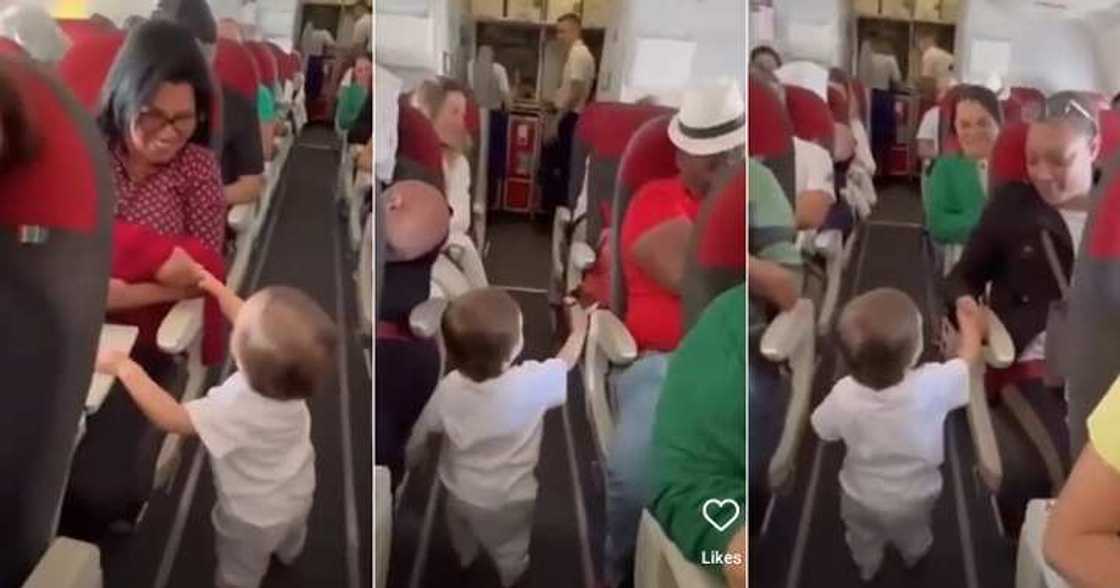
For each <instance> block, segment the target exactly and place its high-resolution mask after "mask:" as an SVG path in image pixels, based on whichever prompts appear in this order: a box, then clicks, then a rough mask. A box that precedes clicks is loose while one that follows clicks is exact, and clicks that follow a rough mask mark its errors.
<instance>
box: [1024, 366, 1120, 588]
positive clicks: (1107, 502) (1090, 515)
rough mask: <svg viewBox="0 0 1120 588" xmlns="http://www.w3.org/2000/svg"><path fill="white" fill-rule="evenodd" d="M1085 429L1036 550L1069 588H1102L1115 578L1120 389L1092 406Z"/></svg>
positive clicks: (1119, 532) (1119, 563) (1118, 564)
mask: <svg viewBox="0 0 1120 588" xmlns="http://www.w3.org/2000/svg"><path fill="white" fill-rule="evenodd" d="M1088 429H1089V444H1088V445H1086V446H1085V449H1084V450H1082V452H1081V457H1079V458H1078V459H1077V463H1076V464H1074V466H1073V471H1072V472H1071V473H1070V476H1069V480H1068V481H1066V485H1065V486H1064V487H1063V488H1062V493H1061V495H1060V496H1058V502H1057V503H1056V504H1055V505H1054V509H1053V511H1051V513H1050V522H1049V524H1048V525H1047V527H1046V534H1045V535H1044V537H1043V543H1042V551H1043V554H1044V555H1045V557H1046V561H1048V562H1049V563H1050V565H1052V566H1054V568H1055V569H1056V570H1057V571H1058V573H1060V574H1061V575H1062V577H1063V578H1064V579H1065V580H1066V581H1067V582H1069V583H1070V585H1071V586H1084V587H1087V588H1105V587H1107V586H1112V585H1114V584H1115V583H1116V578H1117V577H1120V455H1118V451H1120V386H1117V385H1116V384H1113V386H1112V389H1110V390H1109V391H1108V393H1107V394H1106V395H1105V396H1104V398H1103V399H1102V400H1101V402H1100V404H1099V405H1097V407H1096V409H1095V410H1094V411H1093V413H1092V415H1091V416H1090V417H1089V419H1088Z"/></svg>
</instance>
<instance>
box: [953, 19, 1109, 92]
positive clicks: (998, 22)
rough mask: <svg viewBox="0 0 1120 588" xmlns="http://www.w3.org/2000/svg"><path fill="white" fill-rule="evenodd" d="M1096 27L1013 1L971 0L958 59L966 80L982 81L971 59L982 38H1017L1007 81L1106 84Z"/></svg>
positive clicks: (1078, 86) (1062, 86)
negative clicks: (1098, 56)
mask: <svg viewBox="0 0 1120 588" xmlns="http://www.w3.org/2000/svg"><path fill="white" fill-rule="evenodd" d="M1093 35H1094V32H1093V30H1092V28H1091V27H1090V26H1089V25H1088V24H1086V22H1085V21H1084V20H1079V19H1063V18H1057V17H1056V16H1054V15H1049V14H1047V13H1045V12H1040V11H1037V10H1035V9H1031V8H1024V7H1017V6H1016V5H1014V4H1011V3H1008V2H997V1H993V0H969V1H968V2H966V3H965V6H964V10H963V14H962V16H961V21H960V24H959V26H958V28H957V40H956V47H957V62H958V63H959V64H961V65H963V67H962V68H961V69H962V70H963V72H962V73H963V76H964V79H965V80H966V81H974V82H975V81H979V82H982V81H983V80H984V79H985V78H986V77H987V72H978V71H975V69H974V68H973V64H972V62H971V61H970V58H971V55H970V53H971V51H972V43H973V42H974V41H976V40H977V39H990V40H1005V41H1009V42H1010V43H1011V63H1010V66H1009V68H1008V72H1007V75H1006V76H1005V78H1006V79H1005V83H1008V84H1010V85H1015V86H1030V87H1035V88H1038V89H1040V90H1042V91H1043V92H1046V93H1051V92H1056V91H1059V90H1101V89H1103V86H1104V85H1105V80H1104V77H1103V76H1102V71H1101V68H1100V66H1099V65H1098V63H1099V61H1098V58H1097V55H1098V52H1097V47H1096V44H1095V43H1094V41H1093V39H1092V36H1093Z"/></svg>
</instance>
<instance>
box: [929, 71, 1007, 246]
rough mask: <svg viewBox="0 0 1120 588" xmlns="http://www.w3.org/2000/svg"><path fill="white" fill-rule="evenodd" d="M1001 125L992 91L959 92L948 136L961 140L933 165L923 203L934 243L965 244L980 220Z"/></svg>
mask: <svg viewBox="0 0 1120 588" xmlns="http://www.w3.org/2000/svg"><path fill="white" fill-rule="evenodd" d="M1000 121H1002V113H1001V111H1000V106H999V100H998V99H996V95H995V94H993V93H992V92H991V90H988V89H987V88H982V87H980V86H964V87H962V88H960V90H959V94H958V99H957V106H956V110H955V111H954V113H953V121H952V122H953V124H952V130H951V131H950V132H951V133H952V135H953V136H955V137H956V138H957V140H958V141H959V142H960V146H961V152H960V153H949V154H945V155H941V156H940V157H938V158H937V159H936V160H935V161H934V163H933V171H932V172H931V174H930V178H929V196H928V198H927V199H926V202H925V209H926V227H927V228H928V229H929V233H930V236H932V237H933V239H934V241H936V242H937V243H940V244H943V245H964V244H965V242H966V241H968V236H969V235H970V234H972V230H973V229H974V228H975V227H976V223H977V222H979V221H980V213H981V212H982V211H983V210H984V204H985V202H986V201H987V199H988V196H987V192H988V187H987V186H988V158H990V157H991V155H992V148H993V147H994V146H995V142H996V136H997V135H999V126H1000Z"/></svg>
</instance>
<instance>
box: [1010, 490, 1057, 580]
mask: <svg viewBox="0 0 1120 588" xmlns="http://www.w3.org/2000/svg"><path fill="white" fill-rule="evenodd" d="M1053 506H1054V501H1053V500H1048V499H1035V500H1032V501H1030V502H1028V503H1027V516H1026V519H1025V520H1024V521H1023V530H1022V531H1021V532H1020V533H1019V553H1018V555H1017V557H1016V558H1015V588H1069V584H1068V583H1067V582H1066V581H1065V580H1064V579H1063V578H1062V577H1061V576H1060V575H1059V574H1058V572H1056V571H1055V570H1054V568H1052V567H1050V566H1049V565H1048V564H1047V563H1046V558H1045V557H1044V556H1043V554H1042V538H1043V536H1044V535H1045V532H1046V524H1047V523H1048V522H1049V521H1050V510H1051V509H1052V508H1053Z"/></svg>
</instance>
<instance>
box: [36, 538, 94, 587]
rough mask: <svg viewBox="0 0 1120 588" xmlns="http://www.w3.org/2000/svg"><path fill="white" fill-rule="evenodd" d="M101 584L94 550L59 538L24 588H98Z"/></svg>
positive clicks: (81, 543) (92, 547)
mask: <svg viewBox="0 0 1120 588" xmlns="http://www.w3.org/2000/svg"><path fill="white" fill-rule="evenodd" d="M102 581H103V580H102V577H101V552H100V551H99V550H98V549H97V546H96V545H93V544H92V543H86V542H84V541H77V540H75V539H70V538H69V537H59V538H57V539H55V540H54V542H52V543H51V546H50V547H49V548H47V552H46V553H45V554H43V557H42V558H41V559H39V563H38V565H36V566H35V569H34V570H32V571H31V575H30V576H28V578H27V580H26V581H25V582H24V583H23V588H101V586H102Z"/></svg>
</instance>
